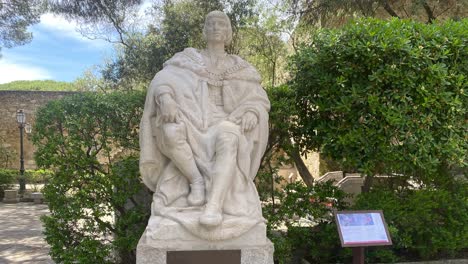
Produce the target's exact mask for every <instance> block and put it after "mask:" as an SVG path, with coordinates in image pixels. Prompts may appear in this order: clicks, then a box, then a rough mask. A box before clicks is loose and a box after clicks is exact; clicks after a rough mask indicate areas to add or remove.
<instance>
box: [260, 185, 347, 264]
mask: <svg viewBox="0 0 468 264" xmlns="http://www.w3.org/2000/svg"><path fill="white" fill-rule="evenodd" d="M278 198H279V199H278V200H280V201H281V203H280V204H276V205H273V204H271V203H266V204H265V205H264V216H265V217H266V218H267V228H268V237H269V238H270V239H271V240H272V241H273V242H274V243H275V262H278V263H290V261H296V260H300V259H301V258H305V259H308V260H310V261H312V263H332V262H335V261H337V260H340V259H343V258H346V254H347V252H346V251H343V250H342V249H341V245H340V240H339V238H338V233H337V231H336V225H335V224H334V222H333V215H332V210H343V209H344V208H345V206H346V205H345V203H344V201H343V199H344V198H345V194H344V192H343V191H341V190H339V189H338V188H337V187H334V186H333V184H332V182H326V183H317V184H315V185H314V186H312V187H308V186H305V185H304V184H303V183H291V184H288V185H286V187H285V189H284V191H283V192H280V193H279V197H278Z"/></svg>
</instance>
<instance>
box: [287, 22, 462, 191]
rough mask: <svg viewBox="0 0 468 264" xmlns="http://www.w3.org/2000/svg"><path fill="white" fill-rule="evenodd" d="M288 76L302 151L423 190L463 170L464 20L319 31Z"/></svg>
mask: <svg viewBox="0 0 468 264" xmlns="http://www.w3.org/2000/svg"><path fill="white" fill-rule="evenodd" d="M291 68H292V81H291V83H290V84H289V85H290V86H291V87H292V88H293V89H294V90H295V91H296V102H297V108H298V111H299V113H298V115H297V116H298V129H297V131H299V132H300V134H299V136H298V137H296V138H297V141H298V143H299V144H300V145H301V146H302V147H303V148H305V149H308V150H310V149H316V150H319V151H321V154H322V155H323V156H326V157H329V158H331V159H333V160H336V161H338V162H339V163H341V164H342V165H343V166H344V167H349V168H355V169H357V170H359V171H360V172H363V173H365V174H368V175H375V174H383V173H387V174H390V173H398V174H404V175H411V176H414V177H416V178H417V179H419V180H421V181H424V182H425V183H428V184H429V183H434V184H441V182H438V179H441V181H444V176H446V175H449V174H451V173H453V172H454V171H456V170H459V169H460V168H461V169H463V168H466V166H467V161H466V155H467V153H468V140H467V138H466V131H468V123H467V122H466V116H467V107H466V106H467V105H468V96H467V95H468V76H467V73H468V19H464V20H462V21H458V22H455V21H447V22H445V23H435V24H429V25H427V24H422V23H418V22H412V21H406V20H399V19H393V20H390V21H381V20H377V19H362V20H357V21H356V22H354V23H351V24H349V25H347V26H345V27H344V28H342V29H335V30H329V29H323V30H319V31H318V33H317V34H315V35H314V36H313V38H312V40H311V42H310V43H309V44H308V45H306V46H304V47H302V48H301V49H300V51H299V52H298V53H297V55H295V56H294V57H293V60H292V65H291Z"/></svg>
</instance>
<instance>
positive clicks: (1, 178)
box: [0, 169, 19, 199]
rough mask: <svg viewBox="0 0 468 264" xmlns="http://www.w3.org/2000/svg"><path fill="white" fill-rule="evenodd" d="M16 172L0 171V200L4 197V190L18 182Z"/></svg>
mask: <svg viewBox="0 0 468 264" xmlns="http://www.w3.org/2000/svg"><path fill="white" fill-rule="evenodd" d="M18 174H19V172H18V171H17V170H8V169H0V199H3V197H4V196H5V192H4V190H8V189H10V188H12V187H13V186H14V184H16V183H17V182H18Z"/></svg>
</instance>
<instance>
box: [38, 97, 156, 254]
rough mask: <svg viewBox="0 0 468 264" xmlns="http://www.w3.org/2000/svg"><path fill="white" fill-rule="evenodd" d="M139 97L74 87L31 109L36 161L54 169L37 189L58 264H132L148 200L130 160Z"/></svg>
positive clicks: (134, 162)
mask: <svg viewBox="0 0 468 264" xmlns="http://www.w3.org/2000/svg"><path fill="white" fill-rule="evenodd" d="M144 99H145V95H144V93H142V92H131V93H110V94H99V93H80V94H76V95H74V96H70V97H65V98H63V99H60V100H57V101H51V102H49V103H48V104H47V105H46V106H44V107H42V108H41V109H40V110H39V111H38V113H37V117H36V124H35V127H34V130H35V133H34V136H33V142H34V144H35V145H36V147H37V151H36V156H35V158H36V163H37V165H38V166H39V167H41V168H44V169H51V170H53V172H54V175H53V177H52V178H51V179H50V180H49V182H48V184H47V185H46V186H45V188H44V190H43V193H44V196H45V198H46V200H47V201H48V206H49V210H50V212H51V213H50V215H47V216H44V217H43V218H42V221H43V222H44V224H45V236H46V241H47V243H48V244H49V245H50V246H51V250H50V254H51V256H52V258H53V259H54V260H55V261H56V262H57V263H73V262H76V261H78V262H80V263H134V262H135V256H136V254H135V249H136V245H137V243H138V240H139V239H140V237H141V235H142V233H143V231H144V228H145V227H146V224H147V220H148V218H149V214H150V209H149V203H150V200H151V195H150V194H149V192H148V191H147V189H146V188H145V187H144V185H143V184H142V183H141V181H140V179H139V173H138V158H136V157H137V153H138V150H139V145H138V125H139V122H140V116H141V115H142V111H143V109H142V108H143V104H144ZM114 216H115V218H114ZM116 252H117V253H119V254H115V253H116Z"/></svg>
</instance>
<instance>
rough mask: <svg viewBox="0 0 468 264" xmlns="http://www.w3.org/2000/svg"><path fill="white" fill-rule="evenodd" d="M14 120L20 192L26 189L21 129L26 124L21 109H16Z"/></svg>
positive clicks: (24, 115)
mask: <svg viewBox="0 0 468 264" xmlns="http://www.w3.org/2000/svg"><path fill="white" fill-rule="evenodd" d="M16 121H17V122H18V128H19V130H20V178H19V185H20V189H19V190H20V193H24V191H25V190H26V179H25V178H24V155H23V130H24V127H25V125H26V114H25V113H24V111H23V109H20V110H18V111H16Z"/></svg>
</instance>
